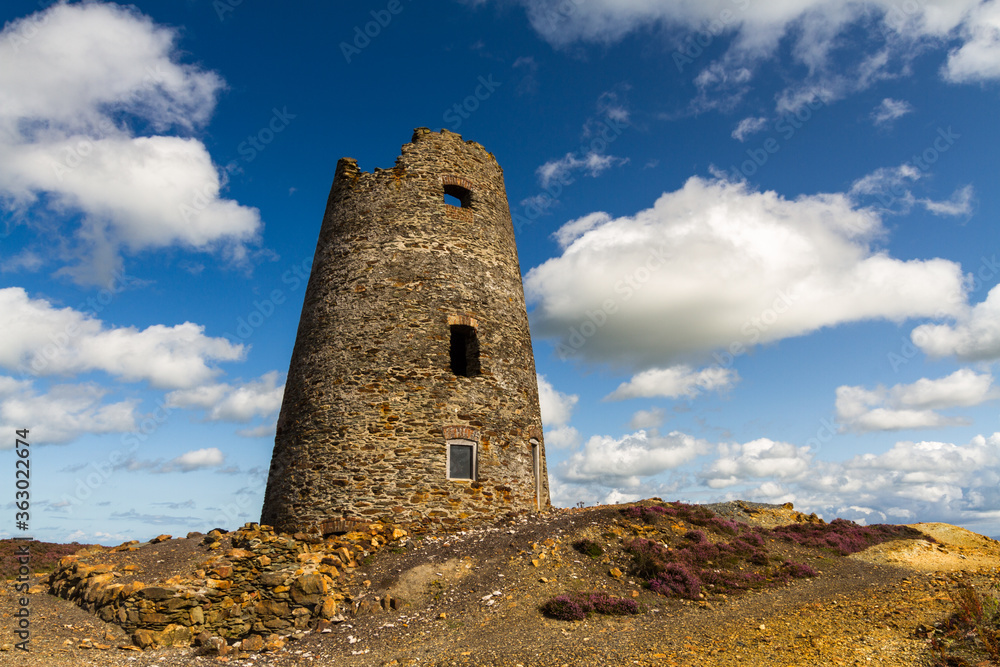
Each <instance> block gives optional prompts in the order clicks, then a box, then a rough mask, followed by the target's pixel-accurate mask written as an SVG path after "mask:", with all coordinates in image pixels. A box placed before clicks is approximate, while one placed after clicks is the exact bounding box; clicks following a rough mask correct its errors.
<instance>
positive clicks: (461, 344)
mask: <svg viewBox="0 0 1000 667" xmlns="http://www.w3.org/2000/svg"><path fill="white" fill-rule="evenodd" d="M451 372H452V373H454V374H455V375H460V376H462V377H472V376H473V375H479V337H478V336H476V329H475V327H470V326H468V325H466V324H452V325H451Z"/></svg>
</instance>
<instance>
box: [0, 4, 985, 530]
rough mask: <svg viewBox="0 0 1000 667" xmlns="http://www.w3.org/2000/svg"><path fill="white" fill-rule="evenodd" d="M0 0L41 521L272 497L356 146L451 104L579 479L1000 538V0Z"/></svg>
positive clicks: (10, 436)
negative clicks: (490, 192) (338, 191)
mask: <svg viewBox="0 0 1000 667" xmlns="http://www.w3.org/2000/svg"><path fill="white" fill-rule="evenodd" d="M0 11H2V13H3V19H4V21H5V25H4V28H3V32H2V34H0V64H2V67H0V143H2V144H3V145H2V146H0V221H2V224H0V305H2V308H0V312H2V313H3V314H2V318H3V320H2V321H3V326H2V330H3V334H2V335H0V434H2V435H0V460H2V461H6V465H7V466H8V469H9V470H10V469H13V467H14V460H15V456H14V452H13V445H14V430H15V429H17V428H29V429H31V441H32V445H31V452H32V457H31V474H32V477H31V483H32V487H31V489H32V498H31V501H32V513H31V518H30V526H31V533H32V534H34V535H35V536H36V537H38V538H40V539H48V540H54V541H69V540H79V541H86V542H102V543H108V544H112V543H118V542H121V541H123V540H126V539H133V538H136V539H148V538H149V537H152V536H153V535H155V534H159V533H164V532H165V533H171V534H175V535H176V534H184V533H186V532H187V531H191V530H207V529H209V528H212V527H215V526H223V527H226V528H234V527H236V526H238V525H241V524H242V523H244V522H246V521H252V520H256V519H258V518H259V513H260V506H261V502H262V499H263V492H264V484H265V482H266V470H267V466H268V462H269V458H270V454H271V448H272V444H273V435H274V422H275V420H276V417H277V411H278V408H279V407H280V403H281V395H282V389H283V384H284V376H285V373H286V371H287V368H288V361H289V358H290V356H291V351H292V346H293V344H294V337H295V331H296V327H297V324H298V316H299V310H300V308H301V303H302V298H303V294H304V287H305V280H306V278H307V276H308V271H309V266H310V262H311V258H312V255H313V251H314V249H315V243H316V238H317V235H318V231H319V225H320V221H321V218H322V214H323V209H324V206H325V202H326V196H327V193H328V191H329V187H330V183H331V181H332V178H333V172H334V167H335V165H336V161H337V159H338V158H340V157H344V156H350V157H354V158H356V159H358V161H359V164H360V166H361V167H362V169H364V170H366V171H371V170H372V169H374V168H377V167H381V168H386V167H390V166H392V164H393V162H394V160H395V158H396V156H397V155H398V154H399V149H400V146H401V145H402V144H404V143H406V142H407V141H409V138H410V135H411V132H412V130H413V128H415V127H422V126H426V127H430V128H432V129H435V130H437V129H441V128H446V129H449V130H453V131H455V132H458V133H460V134H462V135H463V137H465V138H466V139H472V140H475V141H477V142H479V143H481V144H483V145H484V146H485V147H486V148H487V149H488V150H490V151H491V152H493V153H494V154H495V155H496V157H497V160H498V161H499V162H500V164H501V165H502V166H503V168H504V174H505V179H506V185H507V194H508V198H509V201H510V205H511V212H512V214H513V217H514V220H515V226H516V229H517V240H518V252H519V256H520V263H521V270H522V273H523V275H524V279H525V292H526V296H527V299H528V308H529V314H530V318H531V327H532V337H533V342H534V348H535V360H536V366H537V370H538V373H539V376H540V378H539V386H540V390H541V396H542V402H543V419H544V421H545V426H546V447H547V455H548V465H549V472H550V476H551V485H552V490H553V502H554V503H555V504H557V505H561V506H571V505H574V504H576V503H578V502H585V503H588V504H591V503H595V502H616V501H619V502H620V501H628V500H635V499H639V498H644V497H651V496H658V497H662V498H664V499H683V500H687V501H694V502H710V501H715V500H722V499H729V498H736V497H739V498H747V499H752V500H759V501H766V502H786V501H792V502H794V503H795V505H796V507H797V508H798V509H802V510H804V511H807V512H810V511H815V512H817V513H819V514H820V515H822V516H824V517H825V518H827V519H831V518H833V517H835V516H843V517H846V518H850V519H855V520H859V521H867V522H882V521H888V522H894V523H906V522H914V521H938V520H940V521H948V522H952V523H956V524H959V525H963V526H966V527H969V528H972V529H974V530H977V531H979V532H983V533H986V534H991V535H998V534H1000V484H998V483H1000V423H998V398H1000V390H998V388H997V386H996V381H995V377H994V375H993V374H994V372H995V369H996V367H997V366H996V362H997V360H998V359H1000V289H996V285H997V283H998V281H1000V261H998V255H1000V253H998V250H1000V248H998V245H1000V244H998V242H997V224H996V222H997V218H998V216H1000V194H998V188H997V187H996V183H997V179H998V177H1000V161H998V159H997V157H996V155H997V147H998V145H1000V141H998V139H1000V136H998V134H1000V126H998V125H997V123H996V117H997V107H998V101H1000V97H998V92H1000V89H998V79H1000V2H998V1H997V0H991V1H989V2H981V1H978V0H950V1H947V2H946V1H945V0H939V1H930V0H927V1H925V2H918V1H917V0H893V1H889V0H879V1H872V2H857V3H850V4H845V3H840V2H827V1H823V0H781V1H778V2H771V3H750V2H747V1H746V0H710V1H707V2H702V3H676V2H666V1H657V0H633V1H632V2H621V1H620V0H579V1H577V0H560V1H559V2H554V1H546V0H543V1H541V2H530V3H529V2H527V0H523V1H521V2H518V1H516V0H509V1H506V0H505V1H494V0H481V1H478V2H476V1H469V2H421V3H415V2H411V0H390V1H388V2H376V3H373V4H369V5H359V4H353V5H350V6H341V5H340V3H334V4H332V5H331V6H322V7H318V6H308V7H307V6H302V7H295V8H292V9H288V8H284V7H282V8H277V7H270V6H269V7H261V6H259V5H256V4H253V3H242V2H236V1H235V0H216V1H215V2H207V1H204V0H189V1H187V2H143V3H138V4H137V5H132V6H122V5H114V4H107V3H68V4H49V3H45V2H39V3H31V2H17V1H12V2H7V3H5V4H4V6H3V9H2V10H0ZM10 479H13V477H12V476H11V478H10ZM4 494H5V495H6V496H7V498H6V499H4V500H2V501H0V503H2V506H3V507H4V508H5V509H4V515H5V516H8V518H7V519H5V520H4V521H3V523H2V525H0V536H10V535H13V534H18V533H19V531H18V530H16V529H15V525H14V513H15V508H14V505H13V502H12V499H13V496H14V486H13V482H10V486H9V487H8V491H7V492H4Z"/></svg>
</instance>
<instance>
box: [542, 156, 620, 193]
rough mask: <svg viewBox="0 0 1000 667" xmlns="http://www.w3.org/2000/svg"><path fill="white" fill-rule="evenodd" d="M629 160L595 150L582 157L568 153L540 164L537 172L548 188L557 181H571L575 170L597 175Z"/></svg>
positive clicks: (543, 185) (543, 184)
mask: <svg viewBox="0 0 1000 667" xmlns="http://www.w3.org/2000/svg"><path fill="white" fill-rule="evenodd" d="M627 162H628V158H622V157H616V156H614V155H604V154H603V153H597V152H595V151H589V152H588V153H586V154H584V155H583V156H581V157H577V155H576V154H575V153H566V155H564V156H562V157H561V158H559V159H557V160H549V161H548V162H546V163H545V164H543V165H542V166H540V167H539V168H538V169H537V170H536V173H537V174H538V181H539V182H540V183H541V185H542V187H543V188H547V187H549V185H551V184H552V183H553V182H555V181H559V182H562V183H566V182H570V180H571V174H572V173H573V172H575V171H584V172H586V173H587V175H588V176H592V177H596V176H600V175H601V173H602V172H604V171H606V170H608V169H610V168H611V167H618V166H621V165H623V164H625V163H627Z"/></svg>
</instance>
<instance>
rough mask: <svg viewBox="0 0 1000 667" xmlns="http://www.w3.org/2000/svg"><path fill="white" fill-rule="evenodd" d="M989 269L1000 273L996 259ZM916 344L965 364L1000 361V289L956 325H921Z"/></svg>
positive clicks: (913, 335) (990, 272) (914, 334)
mask: <svg viewBox="0 0 1000 667" xmlns="http://www.w3.org/2000/svg"><path fill="white" fill-rule="evenodd" d="M985 268H988V269H989V270H988V275H990V277H992V276H993V275H996V272H997V271H998V270H1000V265H998V264H997V262H996V258H995V256H994V257H993V259H992V260H991V264H990V266H989V267H985ZM910 339H911V340H912V341H913V344H914V345H916V346H917V347H919V348H920V349H921V350H923V351H924V353H926V354H929V355H930V356H932V357H949V356H954V357H957V358H958V359H961V360H962V361H993V360H996V359H1000V286H996V287H994V288H993V289H991V290H990V291H989V294H987V295H986V299H985V300H984V301H983V302H981V303H978V304H976V305H975V307H973V308H971V309H969V310H968V311H965V312H963V313H961V315H959V317H958V318H957V321H956V322H955V323H954V324H921V325H920V326H918V327H916V328H915V329H914V330H913V331H912V332H911V334H910Z"/></svg>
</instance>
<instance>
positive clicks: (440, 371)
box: [261, 128, 550, 532]
mask: <svg viewBox="0 0 1000 667" xmlns="http://www.w3.org/2000/svg"><path fill="white" fill-rule="evenodd" d="M445 195H450V196H451V197H452V198H453V199H452V201H453V202H454V204H451V203H448V202H447V201H446V198H445ZM549 504H550V503H549V485H548V476H547V473H546V468H545V451H544V444H543V442H542V421H541V413H540V410H539V406H538V386H537V383H536V379H535V362H534V358H533V356H532V351H531V338H530V336H529V334H528V318H527V314H526V312H525V305H524V292H523V289H522V286H521V272H520V267H519V265H518V260H517V248H516V246H515V244H514V229H513V226H512V224H511V217H510V209H509V208H508V205H507V195H506V192H505V190H504V182H503V170H502V169H501V168H500V166H499V165H498V164H497V161H496V159H495V158H494V157H493V155H492V154H491V153H488V152H487V151H486V150H485V149H484V148H483V147H482V146H481V145H479V144H477V143H475V142H473V141H463V140H462V137H461V136H459V135H457V134H454V133H452V132H449V131H447V130H442V131H441V132H440V133H434V132H431V131H430V130H428V129H427V128H418V129H417V130H415V131H414V134H413V139H412V141H411V143H409V144H406V145H404V146H403V150H402V155H401V156H400V157H398V158H397V159H396V166H395V167H393V168H392V169H376V170H375V172H374V173H372V174H368V173H364V172H362V171H361V170H359V169H358V165H357V161H356V160H354V159H351V158H343V159H341V160H340V161H339V162H338V163H337V172H336V175H335V176H334V179H333V187H332V188H331V190H330V197H329V199H328V200H327V206H326V215H325V216H324V218H323V226H322V229H321V230H320V234H319V242H318V243H317V245H316V254H315V258H314V260H313V265H312V275H311V276H310V279H309V286H308V288H307V291H306V295H305V303H304V304H303V306H302V316H301V319H300V321H299V330H298V335H297V337H296V340H295V349H294V352H293V353H292V361H291V365H290V368H289V371H288V380H287V383H286V385H285V397H284V401H283V402H282V405H281V414H280V416H279V418H278V428H277V434H276V436H275V442H274V455H273V457H272V459H271V469H270V473H269V476H268V483H267V492H266V494H265V497H264V509H263V513H262V517H261V522H262V523H266V524H270V525H273V526H275V528H277V529H278V530H280V531H285V532H292V531H297V530H314V529H315V527H316V526H317V525H318V524H319V523H320V522H321V521H323V520H325V519H340V518H347V519H351V518H355V519H368V520H374V519H383V520H389V521H393V522H409V521H424V522H427V521H430V522H434V523H444V524H446V525H449V524H450V525H456V524H457V525H463V524H466V523H474V522H476V521H477V520H482V519H489V518H492V517H494V516H497V515H503V514H506V513H507V512H510V511H513V510H535V509H544V508H546V507H548V506H549Z"/></svg>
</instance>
